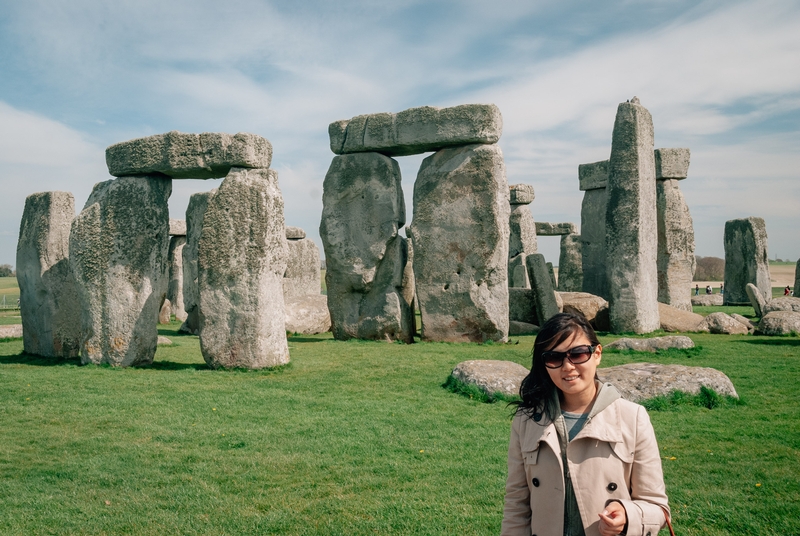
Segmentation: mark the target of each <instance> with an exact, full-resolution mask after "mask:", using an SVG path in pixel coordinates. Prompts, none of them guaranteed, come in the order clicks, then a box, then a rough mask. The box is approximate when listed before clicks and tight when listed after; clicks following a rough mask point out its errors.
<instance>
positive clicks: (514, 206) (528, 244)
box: [508, 184, 537, 288]
mask: <svg viewBox="0 0 800 536" xmlns="http://www.w3.org/2000/svg"><path fill="white" fill-rule="evenodd" d="M509 194H510V203H511V214H510V216H509V219H508V222H509V238H508V286H509V287H519V288H531V284H530V281H529V280H528V270H527V268H526V267H525V257H526V256H527V255H530V254H531V253H536V251H537V244H536V223H535V222H534V221H533V215H532V214H531V211H530V208H528V205H529V204H530V203H531V202H532V201H533V199H534V197H535V194H534V191H533V186H531V185H530V184H514V185H511V186H509Z"/></svg>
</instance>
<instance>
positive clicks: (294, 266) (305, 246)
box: [283, 238, 322, 299]
mask: <svg viewBox="0 0 800 536" xmlns="http://www.w3.org/2000/svg"><path fill="white" fill-rule="evenodd" d="M287 244H288V246H289V256H288V261H287V263H286V273H284V274H283V297H284V298H286V299H288V298H290V297H293V296H305V295H306V294H319V293H320V292H322V284H321V282H322V275H321V272H320V268H319V266H320V262H319V261H320V257H319V248H318V247H317V245H316V244H315V243H314V241H313V240H311V239H310V238H303V239H302V240H288V241H287Z"/></svg>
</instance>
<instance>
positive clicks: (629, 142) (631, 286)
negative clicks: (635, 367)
mask: <svg viewBox="0 0 800 536" xmlns="http://www.w3.org/2000/svg"><path fill="white" fill-rule="evenodd" d="M652 138H653V127H652V118H651V117H650V114H649V112H647V110H646V109H645V108H643V107H642V106H641V105H640V104H639V102H638V99H636V98H634V99H633V100H632V101H630V102H625V103H622V104H620V107H619V109H618V111H617V120H616V123H615V128H614V140H617V143H616V146H615V144H614V141H613V140H612V156H615V158H612V159H610V160H602V161H599V162H594V163H591V164H581V165H579V166H578V182H579V187H580V190H581V191H583V192H584V197H583V203H582V206H581V235H580V241H581V265H582V274H581V275H582V288H583V291H584V292H589V293H591V294H595V295H597V296H602V297H604V298H606V299H608V300H609V301H610V302H611V303H612V304H613V305H612V306H611V310H616V312H617V316H616V318H617V320H616V322H615V323H613V326H615V327H613V328H612V329H614V330H623V331H636V332H648V330H650V331H651V330H652V329H656V328H655V327H654V326H656V325H657V322H656V319H657V307H655V306H654V304H653V303H652V301H653V300H652V292H651V291H650V289H651V288H654V289H656V300H657V301H658V302H660V303H664V304H667V305H671V306H673V307H676V308H678V309H681V310H684V311H691V307H692V303H691V294H690V292H689V288H690V286H691V282H692V278H693V276H694V270H695V258H694V229H693V222H692V218H691V215H690V213H689V208H688V206H687V204H686V201H685V199H684V197H683V194H682V193H681V191H680V189H679V186H678V181H680V180H683V179H685V178H686V177H687V175H688V168H689V160H690V151H689V149H682V148H676V149H673V148H667V149H652V148H651V147H650V146H651V145H652ZM612 175H613V176H614V180H613V181H612V180H611V176H612ZM612 183H613V185H612ZM612 193H614V198H612V197H611V194H612ZM651 194H653V195H651ZM653 224H655V225H653ZM651 246H656V248H655V249H656V254H655V259H656V261H655V283H653V281H652V279H653V270H652V267H653V263H652V258H653V255H652V253H653V252H652V251H651V249H652V248H651ZM564 249H565V248H564ZM612 254H613V255H614V258H613V259H612V258H611V257H610V255H612ZM559 272H561V269H559ZM559 288H561V286H559ZM642 292H644V294H642ZM615 295H616V298H614V296H615ZM617 305H620V306H622V307H621V308H620V307H616V306H617ZM624 310H627V313H623V312H622V311H624ZM612 316H614V315H612ZM623 318H624V319H625V320H623Z"/></svg>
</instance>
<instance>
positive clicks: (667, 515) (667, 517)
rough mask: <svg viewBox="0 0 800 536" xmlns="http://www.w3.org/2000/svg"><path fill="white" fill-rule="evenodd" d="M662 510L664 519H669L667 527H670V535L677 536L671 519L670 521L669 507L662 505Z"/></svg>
mask: <svg viewBox="0 0 800 536" xmlns="http://www.w3.org/2000/svg"><path fill="white" fill-rule="evenodd" d="M661 510H663V511H664V519H666V520H667V527H668V528H669V534H670V536H675V531H674V530H672V523H670V521H669V514H668V513H667V509H666V508H664V507H663V506H662V507H661Z"/></svg>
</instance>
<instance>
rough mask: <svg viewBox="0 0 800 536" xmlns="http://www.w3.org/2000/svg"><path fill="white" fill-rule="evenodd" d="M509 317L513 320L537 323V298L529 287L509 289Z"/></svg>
mask: <svg viewBox="0 0 800 536" xmlns="http://www.w3.org/2000/svg"><path fill="white" fill-rule="evenodd" d="M508 319H509V321H511V322H525V323H526V324H536V322H538V321H539V320H538V316H537V315H536V298H535V296H534V292H533V290H531V289H529V288H509V289H508Z"/></svg>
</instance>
